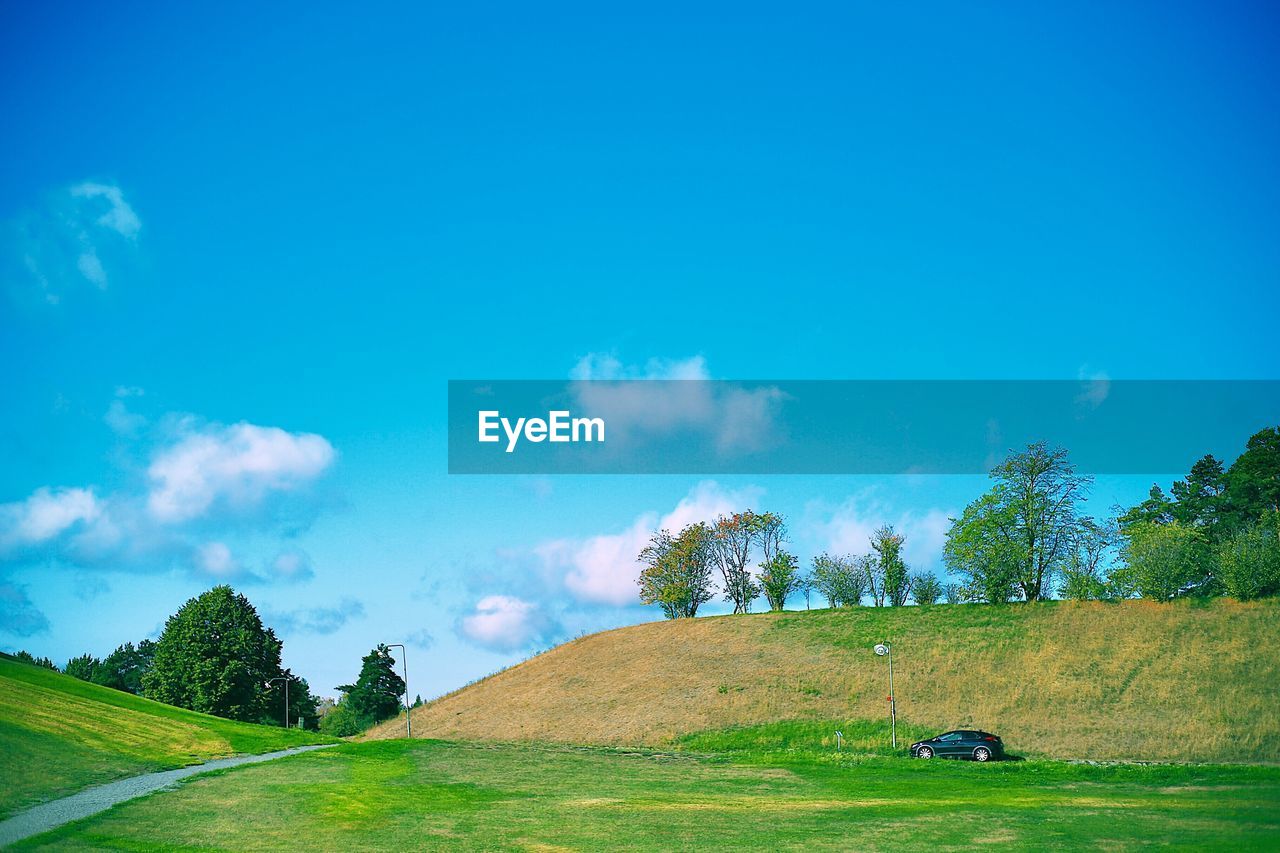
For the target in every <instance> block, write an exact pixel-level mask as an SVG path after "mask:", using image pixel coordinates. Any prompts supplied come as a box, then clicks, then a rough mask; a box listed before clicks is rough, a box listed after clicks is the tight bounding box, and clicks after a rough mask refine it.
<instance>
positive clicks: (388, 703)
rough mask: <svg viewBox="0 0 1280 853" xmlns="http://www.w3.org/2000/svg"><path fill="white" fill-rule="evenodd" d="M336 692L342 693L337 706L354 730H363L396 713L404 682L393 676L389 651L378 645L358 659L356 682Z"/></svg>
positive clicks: (394, 663) (392, 661)
mask: <svg viewBox="0 0 1280 853" xmlns="http://www.w3.org/2000/svg"><path fill="white" fill-rule="evenodd" d="M338 690H339V691H340V692H341V693H342V694H343V695H342V700H341V701H340V702H339V703H338V704H339V707H340V708H341V707H342V706H343V705H345V706H346V707H347V709H348V711H349V712H350V714H351V715H352V717H353V721H354V723H355V725H356V726H357V730H358V731H363V730H365V729H367V728H369V727H370V726H372V725H375V724H377V723H380V722H382V721H383V720H387V719H390V718H391V717H394V716H395V715H396V714H397V713H399V711H400V697H401V696H402V695H404V690H405V683H404V679H402V678H401V677H400V676H398V675H396V662H395V659H394V658H392V657H391V650H390V649H389V648H388V647H387V646H385V645H382V644H379V645H378V647H377V648H375V649H373V650H372V651H370V652H369V654H367V655H365V656H364V657H363V658H362V659H361V661H360V676H359V678H357V679H356V683H355V684H344V685H342V686H341V687H339V688H338ZM335 713H336V712H335ZM329 716H331V715H329ZM327 718H328V717H327V716H326V719H327Z"/></svg>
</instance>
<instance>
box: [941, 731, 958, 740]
mask: <svg viewBox="0 0 1280 853" xmlns="http://www.w3.org/2000/svg"><path fill="white" fill-rule="evenodd" d="M938 740H960V732H947V733H946V734H945V735H943V736H942V737H940V738H938Z"/></svg>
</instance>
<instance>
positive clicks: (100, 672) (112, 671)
mask: <svg viewBox="0 0 1280 853" xmlns="http://www.w3.org/2000/svg"><path fill="white" fill-rule="evenodd" d="M155 653H156V644H155V643H153V642H152V641H151V640H143V641H142V642H140V643H138V645H137V646H136V647H135V646H134V645H133V643H125V644H124V645H123V646H117V647H116V650H115V651H114V652H112V653H111V654H109V655H107V656H106V657H105V658H103V660H102V663H101V665H99V666H98V668H97V669H95V670H94V673H93V682H94V683H95V684H101V685H102V686H103V687H112V688H114V689H116V690H123V691H124V692H126V693H134V694H140V693H142V676H143V675H145V674H146V672H147V670H148V669H150V668H151V661H152V658H154V657H155Z"/></svg>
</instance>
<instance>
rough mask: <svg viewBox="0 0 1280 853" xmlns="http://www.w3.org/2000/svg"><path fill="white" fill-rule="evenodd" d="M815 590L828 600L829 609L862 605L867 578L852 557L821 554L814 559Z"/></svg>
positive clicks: (813, 576)
mask: <svg viewBox="0 0 1280 853" xmlns="http://www.w3.org/2000/svg"><path fill="white" fill-rule="evenodd" d="M812 578H813V588H814V589H816V590H817V591H818V592H819V593H821V594H822V596H823V597H825V598H826V599H827V606H828V607H851V606H854V605H857V604H861V603H862V596H863V594H864V593H865V592H866V578H865V577H864V576H863V574H862V572H860V571H859V570H858V567H857V565H856V564H855V562H854V559H853V558H852V557H847V556H846V557H833V556H831V555H830V554H820V555H818V556H817V557H814V558H813V573H812Z"/></svg>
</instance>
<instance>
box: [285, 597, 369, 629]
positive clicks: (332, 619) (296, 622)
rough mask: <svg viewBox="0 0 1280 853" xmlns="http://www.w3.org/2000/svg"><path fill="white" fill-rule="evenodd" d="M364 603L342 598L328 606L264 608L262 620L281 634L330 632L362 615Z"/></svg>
mask: <svg viewBox="0 0 1280 853" xmlns="http://www.w3.org/2000/svg"><path fill="white" fill-rule="evenodd" d="M364 612H365V610H364V604H363V603H362V602H360V601H358V600H356V599H354V598H343V599H341V600H340V601H339V602H338V603H337V604H335V605H332V606H330V607H303V608H298V609H296V610H270V609H264V610H263V614H262V619H263V622H265V623H266V624H268V625H270V626H271V627H272V628H275V629H276V630H277V631H278V632H280V633H282V634H322V635H323V634H332V633H334V632H335V631H338V630H339V629H340V628H342V627H343V626H345V625H346V624H347V623H349V622H351V621H353V620H356V619H359V618H361V617H363V616H364Z"/></svg>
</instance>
